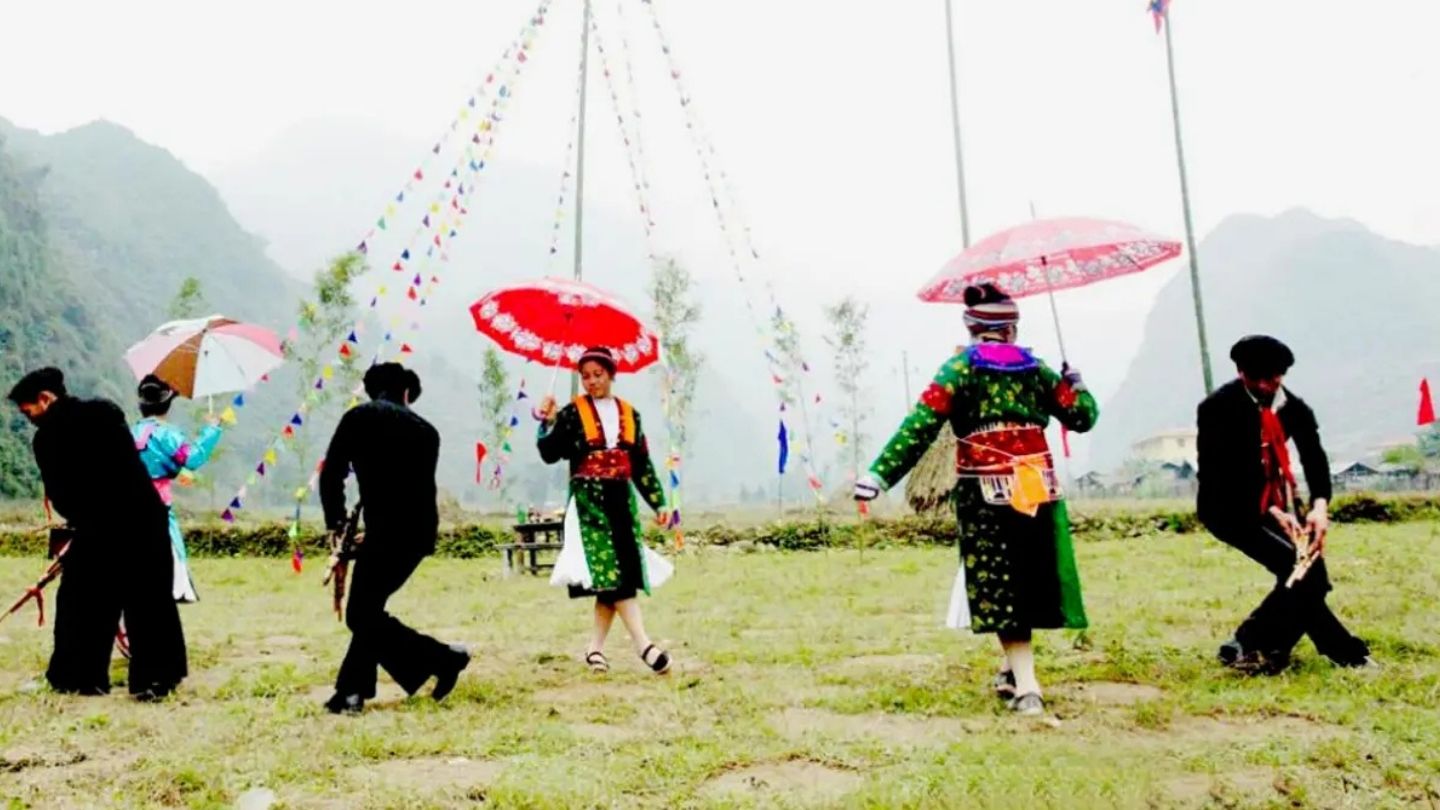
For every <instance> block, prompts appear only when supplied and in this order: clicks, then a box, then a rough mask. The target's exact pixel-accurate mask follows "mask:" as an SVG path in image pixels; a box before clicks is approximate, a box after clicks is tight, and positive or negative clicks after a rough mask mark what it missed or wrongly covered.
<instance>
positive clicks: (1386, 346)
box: [1095, 210, 1440, 469]
mask: <svg viewBox="0 0 1440 810" xmlns="http://www.w3.org/2000/svg"><path fill="white" fill-rule="evenodd" d="M1200 269H1201V273H1202V282H1203V289H1202V294H1203V296H1204V303H1205V310H1206V320H1207V326H1208V330H1209V335H1208V336H1209V341H1210V348H1211V352H1210V353H1211V356H1212V360H1213V364H1214V369H1215V377H1216V384H1217V385H1218V384H1220V383H1222V382H1224V381H1225V380H1227V379H1229V378H1230V377H1231V376H1233V374H1234V364H1233V363H1231V362H1230V360H1229V357H1228V355H1229V349H1230V346H1231V345H1232V344H1233V343H1234V342H1235V341H1236V340H1237V339H1239V338H1240V337H1243V336H1244V335H1247V334H1252V333H1267V334H1271V335H1274V336H1276V337H1278V338H1280V339H1282V340H1284V341H1285V342H1286V343H1287V344H1289V345H1290V346H1291V348H1293V349H1294V350H1295V354H1296V357H1297V362H1296V365H1295V368H1294V369H1292V371H1291V373H1290V376H1289V377H1288V378H1287V380H1286V384H1287V385H1288V386H1289V387H1291V388H1292V389H1293V390H1294V391H1295V392H1296V393H1297V394H1299V395H1300V396H1302V397H1304V398H1305V399H1306V401H1308V402H1309V403H1310V404H1311V405H1312V406H1313V407H1314V408H1315V411H1316V414H1317V415H1318V417H1319V419H1320V426H1321V430H1322V432H1323V435H1324V437H1325V441H1326V443H1327V445H1328V447H1329V449H1330V451H1331V455H1332V456H1335V457H1337V458H1351V457H1357V456H1362V455H1365V454H1367V453H1370V452H1373V451H1375V450H1376V449H1378V448H1379V447H1380V446H1381V445H1384V444H1388V443H1394V442H1398V441H1404V440H1406V439H1407V438H1410V437H1412V436H1413V434H1414V430H1415V414H1416V404H1417V402H1418V385H1419V380H1420V378H1421V377H1422V376H1425V375H1428V376H1429V377H1430V378H1431V380H1432V381H1433V380H1435V379H1440V328H1437V306H1440V250H1436V249H1435V248H1429V247H1419V246H1415V245H1408V244H1404V243H1401V242H1397V241H1394V240H1390V239H1386V238H1384V237H1381V236H1378V235H1376V234H1374V233H1372V232H1370V231H1368V230H1366V229H1365V228H1364V227H1363V226H1361V225H1360V224H1358V223H1355V222H1352V221H1348V220H1331V219H1322V218H1320V217H1318V216H1315V215H1314V214H1311V213H1309V212H1307V211H1303V210H1293V211H1289V212H1287V213H1285V214H1282V215H1280V216H1277V217H1273V218H1262V217H1256V216H1236V217H1231V218H1229V219H1227V220H1225V221H1224V222H1223V223H1221V225H1220V226H1219V227H1217V228H1216V229H1215V230H1214V232H1212V233H1211V234H1210V235H1209V236H1208V237H1207V238H1206V239H1205V240H1204V242H1203V243H1202V244H1201V246H1200ZM1191 307H1192V305H1191V295H1190V285H1189V278H1188V277H1187V276H1185V275H1183V274H1182V275H1177V276H1175V277H1174V279H1173V280H1172V281H1171V282H1170V283H1169V284H1168V285H1167V286H1166V287H1165V288H1164V290H1163V291H1162V292H1161V294H1160V296H1159V298H1158V299H1157V301H1156V302H1155V307H1154V309H1153V311H1151V313H1150V317H1149V320H1148V322H1147V324H1146V328H1145V338H1144V341H1143V344H1142V345H1141V347H1140V351H1139V353H1138V355H1137V356H1136V357H1135V360H1134V362H1133V364H1132V365H1131V367H1130V370H1129V373H1128V375H1127V376H1126V378H1125V382H1124V384H1123V385H1122V386H1121V388H1120V390H1119V392H1118V393H1117V394H1116V395H1115V396H1114V397H1112V398H1111V399H1110V400H1109V401H1107V402H1105V403H1104V409H1105V410H1104V416H1103V420H1102V421H1104V422H1105V423H1106V427H1107V430H1106V431H1105V432H1103V433H1098V434H1097V438H1096V443H1095V453H1096V458H1095V462H1096V466H1097V467H1098V468H1100V469H1106V468H1113V467H1114V466H1117V465H1118V464H1120V463H1121V462H1122V461H1124V459H1125V458H1126V456H1127V454H1128V452H1129V448H1130V445H1131V444H1132V443H1133V442H1134V441H1136V440H1138V439H1140V438H1143V437H1145V436H1148V435H1151V434H1153V433H1155V432H1157V431H1160V430H1164V429H1168V428H1172V427H1177V426H1193V425H1194V421H1195V419H1194V417H1195V405H1196V404H1197V403H1198V402H1199V400H1200V399H1201V398H1202V396H1203V393H1204V392H1203V385H1202V380H1201V374H1200V368H1199V356H1200V350H1199V341H1198V339H1197V337H1196V332H1195V328H1194V323H1195V321H1194V315H1193V310H1192V308H1191Z"/></svg>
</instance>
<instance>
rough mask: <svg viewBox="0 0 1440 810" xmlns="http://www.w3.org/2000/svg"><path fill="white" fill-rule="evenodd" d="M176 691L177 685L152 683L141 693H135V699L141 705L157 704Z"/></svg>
mask: <svg viewBox="0 0 1440 810" xmlns="http://www.w3.org/2000/svg"><path fill="white" fill-rule="evenodd" d="M174 691H175V684H169V683H152V684H150V685H149V686H147V687H145V688H144V689H142V690H140V691H139V692H136V693H135V699H136V700H138V701H140V702H141V703H155V702H156V701H160V700H164V699H165V698H167V697H169V696H170V695H171V693H173V692H174Z"/></svg>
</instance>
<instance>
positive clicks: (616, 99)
mask: <svg viewBox="0 0 1440 810" xmlns="http://www.w3.org/2000/svg"><path fill="white" fill-rule="evenodd" d="M621 8H623V2H622V4H617V10H616V14H617V19H623V16H622V15H623V12H622V11H621V10H620V9H621ZM598 16H599V15H594V14H592V15H591V18H590V30H591V34H592V36H593V37H594V38H595V48H596V51H597V53H598V54H599V59H600V68H601V73H602V74H603V76H604V79H605V87H606V90H607V91H608V96H609V100H610V110H611V112H612V113H614V116H615V123H616V126H617V127H618V128H619V130H620V138H621V141H622V142H623V143H624V146H625V159H626V164H627V167H628V168H629V170H630V182H631V189H632V190H633V191H634V193H635V201H636V207H637V209H638V210H639V212H640V216H641V218H642V222H643V224H644V231H645V250H646V258H647V260H648V261H649V263H650V265H651V267H652V268H653V267H654V266H655V265H656V263H657V262H658V261H659V251H658V250H657V249H656V244H655V220H654V216H653V210H654V209H653V208H652V207H651V205H650V199H649V181H648V180H646V164H645V155H644V149H643V146H642V140H641V136H640V130H641V125H640V117H639V116H640V113H639V110H638V107H636V106H635V102H634V97H633V96H632V105H631V109H632V114H631V115H630V117H629V119H628V120H627V117H626V113H625V110H626V107H625V105H624V104H622V103H621V100H620V93H619V90H618V87H617V84H616V81H615V75H614V71H613V70H612V69H611V65H610V58H609V56H608V54H607V52H606V49H605V38H604V35H603V33H602V32H601V30H600V27H599V21H598ZM617 30H620V29H619V26H618V25H617ZM619 36H620V37H621V41H622V43H624V42H625V40H624V33H623V31H620V33H619ZM623 48H624V49H625V53H626V57H625V60H626V70H627V72H629V70H630V68H629V56H628V54H629V45H628V44H624V45H623ZM631 90H632V93H633V90H634V86H633V73H632V74H631ZM659 338H660V341H661V343H662V345H663V343H664V340H665V336H664V335H663V334H661V335H659ZM660 369H661V383H660V405H661V408H660V410H661V416H662V417H663V419H664V422H665V435H666V454H665V471H666V483H667V487H666V488H667V490H668V491H669V495H670V497H669V503H670V510H669V514H668V515H667V516H666V526H667V527H668V528H669V529H670V530H671V531H673V532H674V541H675V547H676V548H677V549H679V548H683V547H684V545H685V535H684V531H683V529H682V527H681V501H682V495H681V486H680V485H681V479H680V467H681V455H682V453H681V448H680V447H679V446H678V445H677V444H676V433H677V431H676V429H675V415H674V410H673V401H674V391H675V371H674V369H673V368H672V367H671V366H670V363H669V361H668V359H667V358H666V356H665V353H664V352H663V351H662V352H661V356H660Z"/></svg>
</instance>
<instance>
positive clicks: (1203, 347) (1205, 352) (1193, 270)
mask: <svg viewBox="0 0 1440 810" xmlns="http://www.w3.org/2000/svg"><path fill="white" fill-rule="evenodd" d="M1164 24H1165V66H1166V68H1167V69H1168V71H1169V74H1170V115H1171V118H1172V120H1173V123H1174V126H1175V162H1176V163H1177V164H1178V166H1179V168H1180V204H1181V207H1182V208H1183V209H1184V212H1185V248H1186V250H1187V252H1189V254H1190V293H1191V295H1192V297H1193V298H1194V301H1195V329H1196V331H1197V332H1198V334H1199V337H1200V372H1201V374H1203V375H1204V377H1205V393H1206V395H1209V394H1210V392H1212V391H1214V390H1215V378H1214V375H1213V374H1212V373H1211V370H1210V344H1209V341H1208V340H1207V339H1206V337H1205V306H1204V304H1203V302H1202V301H1201V297H1200V258H1199V256H1198V255H1197V254H1196V252H1195V225H1194V222H1193V221H1192V219H1191V216H1190V182H1189V179H1188V178H1187V177H1186V174H1185V143H1184V141H1183V140H1182V138H1181V135H1180V96H1179V94H1178V93H1176V91H1175V50H1174V48H1173V47H1172V46H1171V43H1170V6H1169V4H1168V3H1167V4H1166V6H1165V19H1164Z"/></svg>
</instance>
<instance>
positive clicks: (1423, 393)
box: [1416, 377, 1435, 427]
mask: <svg viewBox="0 0 1440 810" xmlns="http://www.w3.org/2000/svg"><path fill="white" fill-rule="evenodd" d="M1416 423H1417V424H1419V425H1421V426H1422V427H1423V426H1425V425H1433V424H1435V401H1434V400H1432V399H1431V398H1430V381H1429V380H1427V379H1424V378H1423V377H1422V378H1421V380H1420V416H1419V418H1418V419H1417V420H1416Z"/></svg>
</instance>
